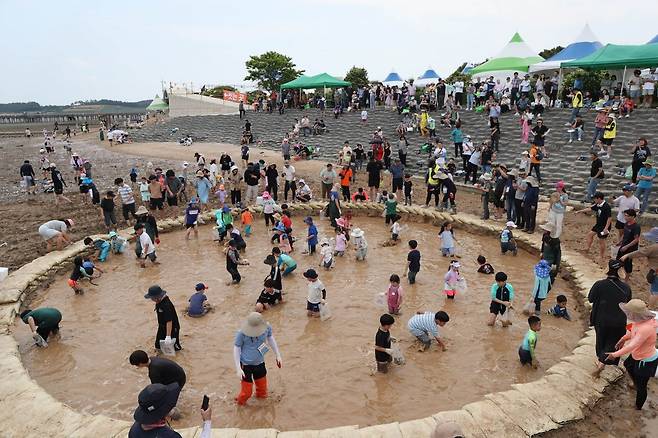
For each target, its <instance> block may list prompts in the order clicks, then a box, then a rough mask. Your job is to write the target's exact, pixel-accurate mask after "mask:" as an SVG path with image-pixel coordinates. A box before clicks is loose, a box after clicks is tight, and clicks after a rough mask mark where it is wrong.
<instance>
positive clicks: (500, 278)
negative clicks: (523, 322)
mask: <svg viewBox="0 0 658 438" xmlns="http://www.w3.org/2000/svg"><path fill="white" fill-rule="evenodd" d="M495 280H496V282H495V283H494V284H492V285H491V304H489V313H490V315H489V321H488V322H487V325H489V326H492V327H493V325H494V324H496V318H497V317H498V315H501V322H502V324H503V327H507V326H509V325H512V322H511V321H510V317H509V310H510V309H513V307H512V301H513V300H514V288H513V287H512V285H511V284H509V283H507V274H505V273H504V272H496V277H495Z"/></svg>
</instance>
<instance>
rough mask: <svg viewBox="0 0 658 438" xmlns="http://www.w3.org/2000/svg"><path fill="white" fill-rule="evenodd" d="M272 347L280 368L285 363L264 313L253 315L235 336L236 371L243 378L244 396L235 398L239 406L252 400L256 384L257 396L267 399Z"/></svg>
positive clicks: (241, 393)
mask: <svg viewBox="0 0 658 438" xmlns="http://www.w3.org/2000/svg"><path fill="white" fill-rule="evenodd" d="M270 348H271V349H272V350H273V351H274V354H275V355H276V366H277V367H279V368H281V366H282V364H283V362H282V359H281V353H280V352H279V347H278V346H277V344H276V340H275V339H274V335H273V334H272V327H271V326H270V325H269V324H268V323H267V322H265V320H264V319H263V315H261V314H260V313H258V312H252V313H250V314H249V316H248V317H247V319H246V320H245V321H244V322H243V323H242V326H241V327H240V330H239V331H238V332H237V334H236V335H235V343H234V345H233V359H234V361H235V371H236V375H237V376H238V378H239V379H240V393H239V394H238V396H237V397H236V399H235V400H236V402H237V403H238V404H239V405H244V404H245V403H247V400H249V398H251V394H252V391H253V386H254V384H256V397H258V398H266V397H267V369H266V368H265V354H266V353H267V352H268V351H269V350H270Z"/></svg>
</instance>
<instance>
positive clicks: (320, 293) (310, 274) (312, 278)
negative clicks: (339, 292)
mask: <svg viewBox="0 0 658 438" xmlns="http://www.w3.org/2000/svg"><path fill="white" fill-rule="evenodd" d="M303 275H304V278H306V279H307V280H308V298H307V301H306V311H307V315H308V316H309V317H314V318H318V317H320V304H324V302H325V300H326V299H327V290H326V289H325V288H324V284H322V282H321V281H320V280H318V273H317V272H315V270H314V269H308V270H307V271H306V272H304V274H303Z"/></svg>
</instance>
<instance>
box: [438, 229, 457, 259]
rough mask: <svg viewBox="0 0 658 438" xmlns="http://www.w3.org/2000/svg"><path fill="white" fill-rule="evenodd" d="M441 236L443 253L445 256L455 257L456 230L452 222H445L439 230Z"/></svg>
mask: <svg viewBox="0 0 658 438" xmlns="http://www.w3.org/2000/svg"><path fill="white" fill-rule="evenodd" d="M439 237H440V238H441V255H442V256H443V257H448V256H450V257H454V255H455V242H456V239H455V232H454V231H453V229H452V223H451V222H444V223H443V225H442V226H441V230H439Z"/></svg>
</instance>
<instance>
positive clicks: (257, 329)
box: [240, 312, 268, 338]
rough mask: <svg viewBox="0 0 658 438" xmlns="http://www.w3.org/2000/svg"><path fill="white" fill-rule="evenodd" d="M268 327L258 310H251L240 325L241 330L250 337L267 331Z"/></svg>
mask: <svg viewBox="0 0 658 438" xmlns="http://www.w3.org/2000/svg"><path fill="white" fill-rule="evenodd" d="M267 327H268V325H267V323H266V322H265V320H264V319H263V315H261V314H260V313H258V312H251V313H250V314H249V316H247V319H245V320H244V322H243V323H242V326H240V331H241V332H242V333H243V334H245V335H246V336H249V337H250V338H256V337H258V336H260V335H262V334H263V333H265V332H266V331H267Z"/></svg>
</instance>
